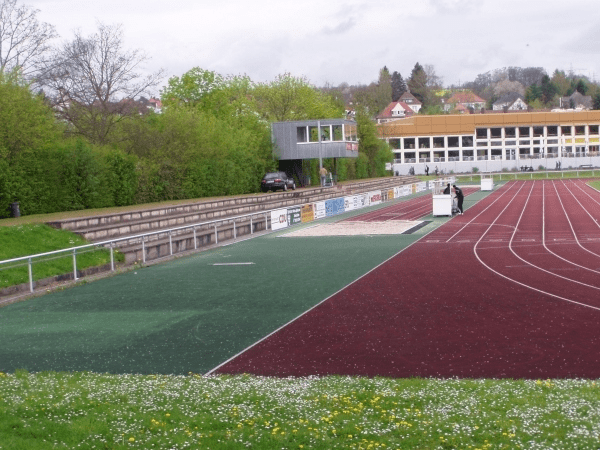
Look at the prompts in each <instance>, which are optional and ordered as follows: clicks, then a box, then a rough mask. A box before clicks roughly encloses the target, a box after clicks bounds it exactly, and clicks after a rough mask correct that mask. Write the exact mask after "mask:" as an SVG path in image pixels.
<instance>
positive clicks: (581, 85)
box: [575, 78, 588, 95]
mask: <svg viewBox="0 0 600 450" xmlns="http://www.w3.org/2000/svg"><path fill="white" fill-rule="evenodd" d="M575 90H576V91H577V92H579V93H580V94H581V95H586V94H587V91H588V87H587V85H586V84H585V81H583V80H582V79H581V78H580V79H579V80H577V84H576V85H575Z"/></svg>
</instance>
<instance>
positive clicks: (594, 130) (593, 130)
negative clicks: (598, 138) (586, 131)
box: [590, 125, 598, 134]
mask: <svg viewBox="0 0 600 450" xmlns="http://www.w3.org/2000/svg"><path fill="white" fill-rule="evenodd" d="M590 134H598V125H590Z"/></svg>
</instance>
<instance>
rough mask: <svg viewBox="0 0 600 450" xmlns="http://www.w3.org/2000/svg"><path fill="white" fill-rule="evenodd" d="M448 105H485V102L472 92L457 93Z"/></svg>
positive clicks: (449, 100) (448, 101) (447, 101)
mask: <svg viewBox="0 0 600 450" xmlns="http://www.w3.org/2000/svg"><path fill="white" fill-rule="evenodd" d="M446 103H485V100H484V99H482V98H481V97H479V96H478V95H475V94H474V93H472V92H468V91H467V92H455V93H454V95H453V96H452V97H450V98H449V99H448V100H446Z"/></svg>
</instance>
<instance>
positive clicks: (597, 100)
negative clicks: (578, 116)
mask: <svg viewBox="0 0 600 450" xmlns="http://www.w3.org/2000/svg"><path fill="white" fill-rule="evenodd" d="M592 104H593V106H592V108H593V109H600V91H598V92H596V94H595V95H594V97H592Z"/></svg>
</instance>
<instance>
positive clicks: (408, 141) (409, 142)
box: [404, 138, 415, 149]
mask: <svg viewBox="0 0 600 450" xmlns="http://www.w3.org/2000/svg"><path fill="white" fill-rule="evenodd" d="M404 148H405V149H407V148H415V138H404Z"/></svg>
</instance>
